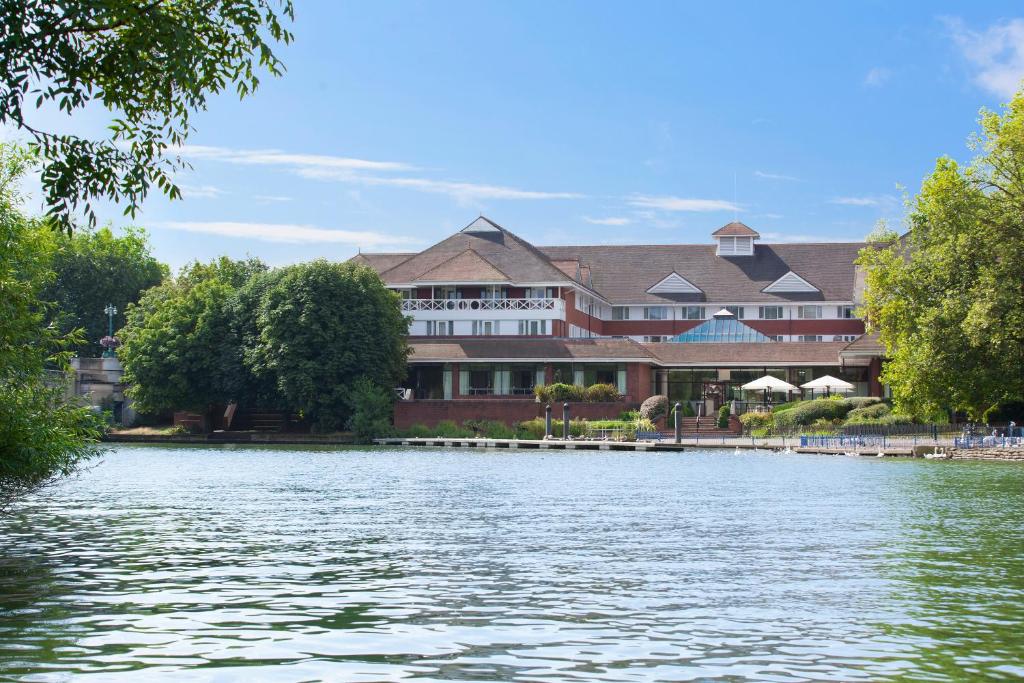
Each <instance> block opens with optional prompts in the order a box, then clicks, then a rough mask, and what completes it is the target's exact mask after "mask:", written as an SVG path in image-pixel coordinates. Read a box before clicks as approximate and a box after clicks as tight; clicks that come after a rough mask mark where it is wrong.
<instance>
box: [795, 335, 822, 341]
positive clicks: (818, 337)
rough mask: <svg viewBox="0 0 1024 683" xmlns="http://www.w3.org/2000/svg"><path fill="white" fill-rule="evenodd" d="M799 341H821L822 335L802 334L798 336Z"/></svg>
mask: <svg viewBox="0 0 1024 683" xmlns="http://www.w3.org/2000/svg"><path fill="white" fill-rule="evenodd" d="M798 341H802V342H820V341H821V335H820V334H801V335H800V337H799V338H798Z"/></svg>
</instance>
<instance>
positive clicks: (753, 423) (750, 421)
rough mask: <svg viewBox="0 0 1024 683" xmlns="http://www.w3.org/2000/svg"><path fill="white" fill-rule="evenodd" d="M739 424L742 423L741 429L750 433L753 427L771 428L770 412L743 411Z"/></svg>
mask: <svg viewBox="0 0 1024 683" xmlns="http://www.w3.org/2000/svg"><path fill="white" fill-rule="evenodd" d="M740 424H741V425H743V429H744V430H745V431H746V432H747V433H748V434H750V433H751V432H753V431H754V430H755V429H771V428H772V414H771V413H743V414H742V415H740Z"/></svg>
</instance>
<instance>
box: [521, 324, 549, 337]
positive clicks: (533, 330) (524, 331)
mask: <svg viewBox="0 0 1024 683" xmlns="http://www.w3.org/2000/svg"><path fill="white" fill-rule="evenodd" d="M547 333H548V321H547V320H520V321H519V335H520V336H524V337H525V336H526V335H531V336H537V335H541V334H547Z"/></svg>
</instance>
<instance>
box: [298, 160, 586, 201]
mask: <svg viewBox="0 0 1024 683" xmlns="http://www.w3.org/2000/svg"><path fill="white" fill-rule="evenodd" d="M296 172H297V173H298V174H299V175H300V176H302V177H304V178H312V179H315V180H331V181H336V182H341V183H356V184H361V185H371V186H383V187H401V188H406V189H410V190H418V191H420V192H433V193H436V194H446V195H449V196H451V197H453V198H455V199H456V200H458V201H460V202H472V201H478V200H482V199H583V198H584V197H585V195H582V194H579V193H576V192H545V191H539V190H522V189H519V188H515V187H506V186H502V185H488V184H483V183H467V182H457V181H450V180H432V179H430V178H413V177H389V176H371V175H365V174H361V173H348V172H345V171H336V170H332V169H326V168H301V169H298V170H297V171H296Z"/></svg>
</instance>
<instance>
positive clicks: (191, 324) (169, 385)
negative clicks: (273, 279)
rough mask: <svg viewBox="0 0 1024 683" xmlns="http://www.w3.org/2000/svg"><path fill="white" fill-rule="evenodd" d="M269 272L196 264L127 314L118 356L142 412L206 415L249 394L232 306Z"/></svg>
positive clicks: (248, 264) (251, 266)
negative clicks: (246, 288)
mask: <svg viewBox="0 0 1024 683" xmlns="http://www.w3.org/2000/svg"><path fill="white" fill-rule="evenodd" d="M264 270H266V266H265V265H263V263H262V262H260V261H258V260H257V259H247V260H244V261H232V260H230V259H228V258H221V259H219V260H217V261H214V262H212V263H209V264H201V263H194V264H192V265H190V266H187V267H185V268H184V269H183V270H182V272H181V273H180V274H179V275H178V277H177V278H175V279H173V280H168V281H166V282H164V283H163V284H161V285H159V286H157V287H154V288H152V289H149V290H147V291H146V292H145V293H144V294H143V296H142V298H141V299H140V300H139V302H138V303H137V304H134V305H131V306H129V307H128V312H127V316H126V323H125V326H124V328H122V330H121V331H120V332H119V335H120V337H121V341H122V345H121V348H120V349H119V351H118V357H119V358H120V359H121V362H122V363H123V364H124V369H125V374H124V381H125V383H127V384H129V385H130V388H129V390H128V392H129V396H131V398H132V400H133V401H134V402H135V406H136V408H137V410H139V411H140V412H143V413H158V412H162V411H167V410H196V411H205V410H206V409H207V408H208V407H209V406H210V404H213V403H226V402H228V401H230V400H234V399H237V398H238V397H239V395H240V394H242V393H243V392H244V391H245V389H246V387H247V384H246V383H247V381H248V380H247V375H248V371H247V369H246V368H245V367H244V366H243V364H242V349H241V344H240V342H239V339H238V336H237V334H236V327H235V325H234V322H233V318H232V315H233V313H232V312H233V310H234V308H233V306H232V299H233V297H234V296H235V294H236V293H237V290H238V288H239V287H241V286H242V285H244V284H245V282H246V281H247V280H248V279H249V278H251V277H253V276H255V275H257V274H259V273H261V272H263V271H264Z"/></svg>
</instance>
